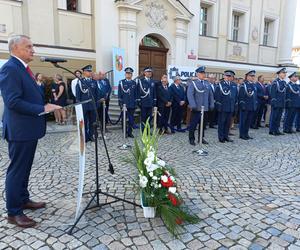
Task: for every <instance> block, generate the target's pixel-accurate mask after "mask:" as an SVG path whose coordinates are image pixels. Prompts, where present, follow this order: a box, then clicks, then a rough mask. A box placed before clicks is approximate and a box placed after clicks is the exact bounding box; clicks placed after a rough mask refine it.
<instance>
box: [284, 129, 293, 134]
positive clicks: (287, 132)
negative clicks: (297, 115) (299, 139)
mask: <svg viewBox="0 0 300 250" xmlns="http://www.w3.org/2000/svg"><path fill="white" fill-rule="evenodd" d="M283 133H286V134H291V133H292V131H288V130H283Z"/></svg>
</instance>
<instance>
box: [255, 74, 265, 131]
mask: <svg viewBox="0 0 300 250" xmlns="http://www.w3.org/2000/svg"><path fill="white" fill-rule="evenodd" d="M255 86H256V91H257V109H256V112H255V114H254V119H253V121H252V126H251V128H253V129H258V128H259V127H261V119H262V116H263V113H264V109H265V107H266V104H267V101H268V98H269V97H268V93H267V88H266V86H265V85H264V82H263V76H262V75H260V76H259V77H258V81H257V82H256V83H255Z"/></svg>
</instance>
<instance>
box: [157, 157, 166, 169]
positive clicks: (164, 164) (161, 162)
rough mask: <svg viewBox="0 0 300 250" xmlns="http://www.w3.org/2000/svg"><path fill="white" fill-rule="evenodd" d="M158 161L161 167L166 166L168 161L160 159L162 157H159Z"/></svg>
mask: <svg viewBox="0 0 300 250" xmlns="http://www.w3.org/2000/svg"><path fill="white" fill-rule="evenodd" d="M156 163H157V164H158V165H159V166H161V167H165V166H166V163H165V162H164V161H163V160H160V159H158V160H157V162H156Z"/></svg>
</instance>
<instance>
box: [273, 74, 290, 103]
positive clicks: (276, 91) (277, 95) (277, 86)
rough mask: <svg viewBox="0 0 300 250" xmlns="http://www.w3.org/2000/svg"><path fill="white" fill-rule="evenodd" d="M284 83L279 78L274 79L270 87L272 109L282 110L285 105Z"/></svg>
mask: <svg viewBox="0 0 300 250" xmlns="http://www.w3.org/2000/svg"><path fill="white" fill-rule="evenodd" d="M285 91H286V82H285V80H281V79H279V78H277V79H275V80H274V81H273V82H272V85H271V92H270V95H271V105H272V107H274V108H284V105H285Z"/></svg>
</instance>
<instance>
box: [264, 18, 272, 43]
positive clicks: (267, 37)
mask: <svg viewBox="0 0 300 250" xmlns="http://www.w3.org/2000/svg"><path fill="white" fill-rule="evenodd" d="M269 32H270V20H268V19H265V23H264V37H263V45H265V46H267V45H269V43H270V33H269Z"/></svg>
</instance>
